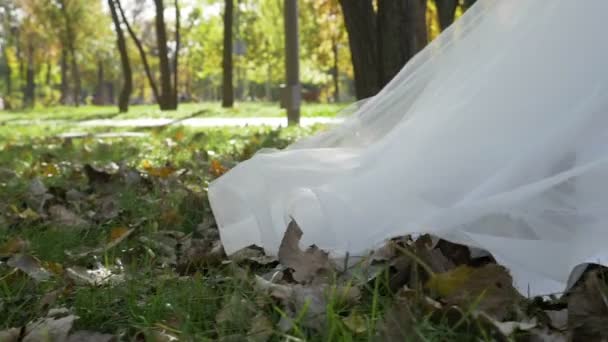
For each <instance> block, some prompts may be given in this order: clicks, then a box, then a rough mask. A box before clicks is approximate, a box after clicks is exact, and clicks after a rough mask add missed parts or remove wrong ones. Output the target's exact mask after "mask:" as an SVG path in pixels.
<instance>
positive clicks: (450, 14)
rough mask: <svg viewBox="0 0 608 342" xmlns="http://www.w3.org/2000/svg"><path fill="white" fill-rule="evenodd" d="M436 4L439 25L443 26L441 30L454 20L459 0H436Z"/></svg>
mask: <svg viewBox="0 0 608 342" xmlns="http://www.w3.org/2000/svg"><path fill="white" fill-rule="evenodd" d="M435 4H436V5H437V16H438V17H439V26H441V31H443V30H445V29H446V28H448V26H450V25H452V23H453V22H454V15H455V14H456V7H457V6H458V0H435Z"/></svg>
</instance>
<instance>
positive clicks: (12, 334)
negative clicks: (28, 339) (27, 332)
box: [0, 328, 21, 342]
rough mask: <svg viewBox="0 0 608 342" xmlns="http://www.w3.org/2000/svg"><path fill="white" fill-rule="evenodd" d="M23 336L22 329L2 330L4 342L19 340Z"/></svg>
mask: <svg viewBox="0 0 608 342" xmlns="http://www.w3.org/2000/svg"><path fill="white" fill-rule="evenodd" d="M19 337H21V329H18V328H10V329H7V330H3V331H0V341H2V342H18V341H19Z"/></svg>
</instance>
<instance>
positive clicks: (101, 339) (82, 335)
mask: <svg viewBox="0 0 608 342" xmlns="http://www.w3.org/2000/svg"><path fill="white" fill-rule="evenodd" d="M114 341H118V339H117V338H116V336H114V335H110V334H102V333H98V332H94V331H86V330H81V331H76V332H74V333H73V334H71V335H70V337H69V338H68V340H67V342H114Z"/></svg>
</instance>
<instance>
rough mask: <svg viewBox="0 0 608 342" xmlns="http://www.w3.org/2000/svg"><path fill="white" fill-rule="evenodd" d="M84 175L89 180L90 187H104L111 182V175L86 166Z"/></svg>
mask: <svg viewBox="0 0 608 342" xmlns="http://www.w3.org/2000/svg"><path fill="white" fill-rule="evenodd" d="M84 173H85V174H86V176H87V178H88V179H89V184H90V185H92V186H99V185H104V184H106V183H109V182H110V181H112V178H113V177H112V174H110V173H107V172H104V171H100V170H97V169H95V168H94V167H93V166H91V165H89V164H86V165H85V166H84Z"/></svg>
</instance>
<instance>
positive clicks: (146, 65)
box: [115, 0, 162, 109]
mask: <svg viewBox="0 0 608 342" xmlns="http://www.w3.org/2000/svg"><path fill="white" fill-rule="evenodd" d="M115 4H116V7H117V8H118V11H119V12H120V17H121V18H122V21H123V22H124V23H125V26H126V27H127V31H128V32H129V35H130V36H131V39H133V42H134V43H135V46H136V47H137V51H138V52H139V56H140V57H141V61H142V64H143V65H144V70H145V72H146V77H147V78H148V82H149V83H150V88H152V94H153V95H154V100H155V101H156V103H158V104H159V106H160V105H161V102H162V100H161V97H160V94H159V93H158V88H157V87H156V82H155V81H154V76H153V75H152V71H151V70H150V64H149V63H148V57H147V56H146V52H145V51H144V47H143V45H142V44H141V41H140V40H139V39H138V38H137V35H136V34H135V31H133V28H132V27H131V25H129V21H128V20H127V16H126V15H125V11H124V10H123V9H122V5H121V3H120V0H116V2H115ZM161 109H162V108H161Z"/></svg>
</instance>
